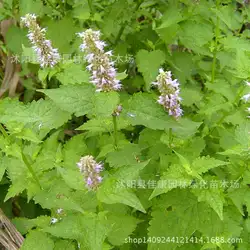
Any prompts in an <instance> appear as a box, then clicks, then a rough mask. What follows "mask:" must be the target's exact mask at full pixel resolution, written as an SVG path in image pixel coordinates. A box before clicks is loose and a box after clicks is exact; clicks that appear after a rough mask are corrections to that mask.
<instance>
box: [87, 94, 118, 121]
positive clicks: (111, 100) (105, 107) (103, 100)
mask: <svg viewBox="0 0 250 250" xmlns="http://www.w3.org/2000/svg"><path fill="white" fill-rule="evenodd" d="M118 104H119V94H118V93H117V92H108V93H95V95H94V100H93V110H92V111H91V114H92V115H93V116H94V117H107V116H110V115H111V114H112V113H113V112H114V110H115V109H116V108H117V106H118Z"/></svg>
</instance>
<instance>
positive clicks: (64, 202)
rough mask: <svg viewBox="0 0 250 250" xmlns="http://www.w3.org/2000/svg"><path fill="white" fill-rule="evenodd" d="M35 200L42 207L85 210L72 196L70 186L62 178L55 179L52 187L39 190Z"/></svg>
mask: <svg viewBox="0 0 250 250" xmlns="http://www.w3.org/2000/svg"><path fill="white" fill-rule="evenodd" d="M34 201H35V202H36V203H39V204H40V205H41V207H42V208H48V209H51V208H56V209H57V208H63V209H65V210H73V211H78V212H81V213H82V212H83V209H82V208H81V206H80V205H79V204H78V203H77V202H76V201H74V200H73V199H72V198H71V195H70V189H69V188H68V186H66V184H65V183H64V182H63V181H60V180H54V181H53V183H51V185H50V188H48V189H43V190H40V191H39V192H37V193H36V194H35V197H34Z"/></svg>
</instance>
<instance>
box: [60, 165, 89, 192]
mask: <svg viewBox="0 0 250 250" xmlns="http://www.w3.org/2000/svg"><path fill="white" fill-rule="evenodd" d="M57 170H58V172H59V173H60V174H61V176H62V178H63V180H64V181H65V182H66V183H67V185H68V186H69V187H71V188H73V189H76V190H86V187H85V182H84V178H83V176H82V175H81V173H80V171H79V169H77V168H76V169H75V170H72V169H64V168H60V167H58V168H57Z"/></svg>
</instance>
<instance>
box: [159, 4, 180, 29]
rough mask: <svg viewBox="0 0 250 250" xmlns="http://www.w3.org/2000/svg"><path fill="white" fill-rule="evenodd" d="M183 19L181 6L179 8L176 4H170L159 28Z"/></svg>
mask: <svg viewBox="0 0 250 250" xmlns="http://www.w3.org/2000/svg"><path fill="white" fill-rule="evenodd" d="M182 20H184V17H183V15H182V13H181V10H180V8H178V7H177V6H176V5H170V6H169V7H168V8H167V10H166V11H165V12H164V14H163V16H162V18H161V22H162V23H161V25H160V26H159V27H158V29H162V28H167V27H169V26H171V25H173V24H177V23H179V22H181V21H182Z"/></svg>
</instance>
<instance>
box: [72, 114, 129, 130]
mask: <svg viewBox="0 0 250 250" xmlns="http://www.w3.org/2000/svg"><path fill="white" fill-rule="evenodd" d="M116 120H117V131H119V130H121V129H124V128H126V127H128V126H129V125H130V123H129V121H128V120H127V119H125V118H124V117H121V116H118V117H117V118H116ZM77 130H87V131H91V132H112V131H114V124H113V118H112V117H107V118H95V119H91V120H89V121H87V122H85V123H84V124H83V125H81V126H80V127H78V128H77Z"/></svg>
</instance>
